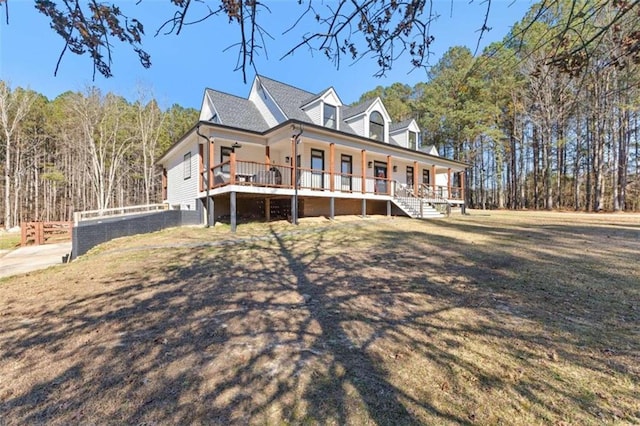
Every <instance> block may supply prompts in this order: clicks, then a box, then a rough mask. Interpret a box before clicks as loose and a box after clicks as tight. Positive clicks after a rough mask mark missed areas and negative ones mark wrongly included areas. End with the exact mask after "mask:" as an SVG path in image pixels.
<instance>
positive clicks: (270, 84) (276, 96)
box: [257, 75, 318, 123]
mask: <svg viewBox="0 0 640 426" xmlns="http://www.w3.org/2000/svg"><path fill="white" fill-rule="evenodd" d="M257 78H258V79H259V80H260V83H261V84H262V87H263V88H264V89H265V90H266V91H267V92H268V93H269V94H270V95H271V96H272V97H273V100H274V101H275V102H276V104H278V107H280V109H281V110H282V112H284V115H285V116H286V117H287V118H289V119H296V120H300V121H305V122H308V123H311V122H312V121H311V119H310V118H309V116H308V115H307V114H306V113H305V112H304V111H303V110H302V109H300V107H301V106H302V105H304V104H305V101H307V100H308V99H312V98H314V97H316V96H318V95H316V94H314V93H311V92H307V91H306V90H302V89H298V88H297V87H293V86H290V85H288V84H284V83H280V82H279V81H276V80H272V79H270V78H268V77H264V76H261V75H259V76H257Z"/></svg>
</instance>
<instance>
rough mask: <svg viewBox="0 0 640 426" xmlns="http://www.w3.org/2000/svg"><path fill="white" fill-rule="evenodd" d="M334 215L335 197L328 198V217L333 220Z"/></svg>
mask: <svg viewBox="0 0 640 426" xmlns="http://www.w3.org/2000/svg"><path fill="white" fill-rule="evenodd" d="M335 216H336V199H335V198H334V197H331V198H329V219H331V220H333V219H334V218H335Z"/></svg>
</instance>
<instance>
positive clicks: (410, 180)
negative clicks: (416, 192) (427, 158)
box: [407, 166, 413, 187]
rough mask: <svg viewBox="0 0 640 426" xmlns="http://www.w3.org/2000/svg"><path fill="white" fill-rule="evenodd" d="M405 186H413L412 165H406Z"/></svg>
mask: <svg viewBox="0 0 640 426" xmlns="http://www.w3.org/2000/svg"><path fill="white" fill-rule="evenodd" d="M407 186H409V187H413V166H407Z"/></svg>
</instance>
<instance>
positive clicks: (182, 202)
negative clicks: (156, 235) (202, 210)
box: [167, 144, 200, 210]
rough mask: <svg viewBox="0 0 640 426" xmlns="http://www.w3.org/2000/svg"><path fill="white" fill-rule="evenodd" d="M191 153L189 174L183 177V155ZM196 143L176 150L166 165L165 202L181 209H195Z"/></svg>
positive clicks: (197, 177) (198, 170)
mask: <svg viewBox="0 0 640 426" xmlns="http://www.w3.org/2000/svg"><path fill="white" fill-rule="evenodd" d="M187 153H191V160H190V162H189V164H190V165H191V175H190V177H188V178H185V175H184V172H185V165H184V156H185V154H187ZM198 155H199V154H198V145H197V144H193V145H191V146H190V147H185V148H184V149H182V150H180V151H178V152H176V154H175V155H173V156H172V157H171V158H170V159H169V161H168V167H167V203H169V205H170V206H178V205H179V206H180V208H181V209H183V210H195V209H196V199H197V198H198V189H199V188H198V182H199V176H198V174H199V172H200V169H199V157H198Z"/></svg>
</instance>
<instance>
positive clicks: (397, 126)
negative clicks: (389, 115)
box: [389, 118, 413, 132]
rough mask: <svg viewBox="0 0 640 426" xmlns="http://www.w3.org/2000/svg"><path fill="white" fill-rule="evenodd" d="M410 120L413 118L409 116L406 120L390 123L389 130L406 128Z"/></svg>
mask: <svg viewBox="0 0 640 426" xmlns="http://www.w3.org/2000/svg"><path fill="white" fill-rule="evenodd" d="M412 121H413V118H409V119H408V120H404V121H400V122H398V123H391V126H389V131H390V132H393V131H396V130H400V129H406V128H407V127H409V124H411V122H412Z"/></svg>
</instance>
